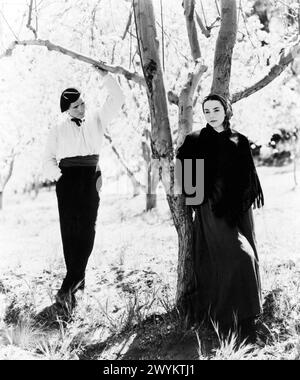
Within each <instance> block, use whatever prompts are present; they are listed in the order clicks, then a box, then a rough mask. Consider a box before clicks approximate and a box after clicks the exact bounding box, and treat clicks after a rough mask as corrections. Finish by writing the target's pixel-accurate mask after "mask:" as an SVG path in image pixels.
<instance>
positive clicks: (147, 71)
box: [133, 0, 173, 159]
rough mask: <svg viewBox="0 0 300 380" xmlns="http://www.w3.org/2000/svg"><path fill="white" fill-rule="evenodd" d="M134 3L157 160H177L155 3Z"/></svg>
mask: <svg viewBox="0 0 300 380" xmlns="http://www.w3.org/2000/svg"><path fill="white" fill-rule="evenodd" d="M133 4H134V16H135V23H136V29H137V37H138V45H139V51H140V58H141V62H142V68H143V72H144V78H145V81H146V89H147V96H148V101H149V107H150V116H151V127H152V128H151V145H152V153H153V157H154V158H157V159H161V158H169V159H171V158H172V157H173V147H172V137H171V129H170V122H169V117H168V106H167V97H166V91H165V85H164V80H163V74H162V67H161V62H160V57H159V42H158V36H157V32H156V26H155V17H154V9H153V4H152V1H151V0H134V2H133Z"/></svg>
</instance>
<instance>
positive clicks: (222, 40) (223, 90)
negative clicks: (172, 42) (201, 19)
mask: <svg viewBox="0 0 300 380" xmlns="http://www.w3.org/2000/svg"><path fill="white" fill-rule="evenodd" d="M236 34H237V12H236V0H221V27H220V31H219V35H218V38H217V43H216V51H215V59H214V75H213V83H212V86H211V92H212V93H217V94H220V95H223V96H225V97H228V96H229V84H230V76H231V63H232V52H233V48H234V45H235V41H236Z"/></svg>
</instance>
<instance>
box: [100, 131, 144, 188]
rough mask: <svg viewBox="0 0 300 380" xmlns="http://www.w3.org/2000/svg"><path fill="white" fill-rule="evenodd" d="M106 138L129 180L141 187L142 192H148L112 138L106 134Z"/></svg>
mask: <svg viewBox="0 0 300 380" xmlns="http://www.w3.org/2000/svg"><path fill="white" fill-rule="evenodd" d="M104 137H105V138H106V139H107V140H108V141H109V143H110V146H111V149H112V150H113V152H114V153H115V155H116V156H117V158H118V161H119V162H120V163H121V165H122V166H123V168H124V169H125V171H126V173H127V175H128V176H129V178H130V179H131V180H132V182H133V183H134V185H135V187H140V188H141V189H142V190H144V191H146V186H145V185H143V184H142V183H141V182H139V181H138V180H137V179H136V177H135V175H134V173H133V171H132V170H130V169H129V168H128V166H127V164H126V162H125V160H124V158H123V157H122V156H121V154H120V153H119V151H118V150H117V148H116V147H115V145H114V144H113V141H112V138H111V136H110V135H109V134H108V133H107V132H105V133H104Z"/></svg>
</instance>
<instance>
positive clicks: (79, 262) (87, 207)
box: [56, 165, 101, 293]
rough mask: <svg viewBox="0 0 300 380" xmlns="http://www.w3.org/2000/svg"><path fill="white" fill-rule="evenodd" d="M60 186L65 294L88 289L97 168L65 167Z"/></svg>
mask: <svg viewBox="0 0 300 380" xmlns="http://www.w3.org/2000/svg"><path fill="white" fill-rule="evenodd" d="M60 169H61V171H62V176H61V177H60V178H59V180H58V182H57V184H56V194H57V200H58V210H59V220H60V229H61V237H62V243H63V252H64V258H65V263H66V268H67V274H66V277H65V279H64V281H63V284H62V286H61V291H62V292H63V293H68V292H71V293H74V292H75V291H76V290H77V289H83V288H84V277H85V269H86V266H87V262H88V258H89V256H90V254H91V252H92V249H93V245H94V239H95V227H96V220H97V213H98V206H99V194H98V191H97V187H96V182H97V180H98V178H99V176H100V175H101V173H100V172H99V171H96V166H88V167H87V166H71V167H69V166H63V165H60Z"/></svg>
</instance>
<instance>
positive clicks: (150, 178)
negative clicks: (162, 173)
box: [142, 130, 159, 211]
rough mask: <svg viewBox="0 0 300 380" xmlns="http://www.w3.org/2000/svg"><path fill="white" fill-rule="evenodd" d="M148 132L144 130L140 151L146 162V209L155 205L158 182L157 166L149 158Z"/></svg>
mask: <svg viewBox="0 0 300 380" xmlns="http://www.w3.org/2000/svg"><path fill="white" fill-rule="evenodd" d="M148 134H150V132H149V131H148V130H145V131H144V137H145V140H144V141H143V142H142V151H143V158H144V160H145V164H146V211H151V210H152V209H154V208H155V207H156V205H157V195H156V189H157V186H158V183H159V166H158V165H157V163H156V162H155V161H152V159H151V149H150V147H149V145H148V141H147V140H148V139H147V137H148Z"/></svg>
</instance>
